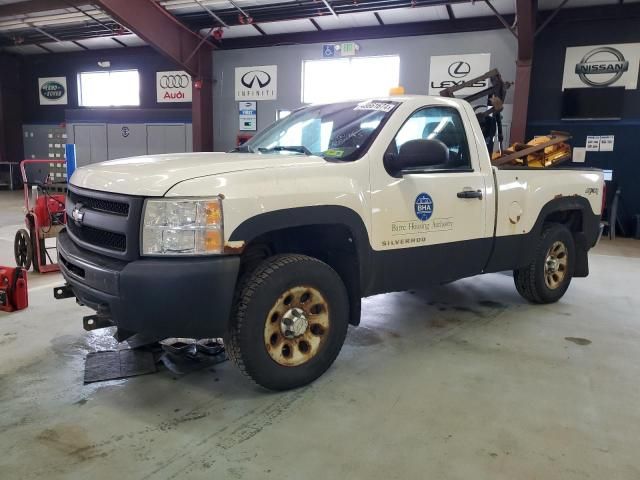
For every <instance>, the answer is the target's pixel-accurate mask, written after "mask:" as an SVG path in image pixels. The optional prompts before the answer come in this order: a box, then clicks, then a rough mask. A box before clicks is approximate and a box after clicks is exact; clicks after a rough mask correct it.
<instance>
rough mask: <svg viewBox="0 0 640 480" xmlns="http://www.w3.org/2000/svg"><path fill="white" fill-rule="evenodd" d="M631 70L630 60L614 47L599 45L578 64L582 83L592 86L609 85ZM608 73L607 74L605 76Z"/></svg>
mask: <svg viewBox="0 0 640 480" xmlns="http://www.w3.org/2000/svg"><path fill="white" fill-rule="evenodd" d="M627 70H629V61H628V60H626V59H625V58H624V55H622V52H620V51H619V50H617V49H615V48H613V47H598V48H594V49H593V50H591V51H590V52H588V53H587V54H586V55H585V56H584V57H582V60H580V62H578V64H577V65H576V70H575V72H576V73H577V74H578V77H579V78H580V80H581V81H582V83H584V84H586V85H589V86H591V87H607V86H609V85H611V84H613V83H615V82H617V81H618V80H620V77H622V75H623V74H624V72H626V71H627ZM605 75H606V76H605Z"/></svg>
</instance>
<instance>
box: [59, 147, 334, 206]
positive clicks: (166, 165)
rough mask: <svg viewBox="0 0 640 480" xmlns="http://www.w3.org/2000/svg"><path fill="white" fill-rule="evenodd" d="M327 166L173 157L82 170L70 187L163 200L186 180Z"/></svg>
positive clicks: (281, 158) (225, 156)
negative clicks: (254, 171) (226, 174)
mask: <svg viewBox="0 0 640 480" xmlns="http://www.w3.org/2000/svg"><path fill="white" fill-rule="evenodd" d="M322 163H325V160H324V159H322V158H321V157H316V156H304V155H282V154H269V155H264V154H257V153H215V152H214V153H212V152H204V153H173V154H166V155H147V156H144V157H132V158H121V159H118V160H109V161H106V162H102V163H95V164H92V165H87V166H85V167H81V168H78V169H77V170H76V171H75V173H74V174H73V176H72V177H71V181H70V183H71V184H72V185H75V186H77V187H81V188H88V189H90V190H98V191H104V192H113V193H122V194H125V195H141V196H147V197H161V196H163V195H164V194H165V193H166V192H168V191H169V190H170V189H171V187H173V186H174V185H176V184H178V183H180V182H183V181H185V180H191V179H193V178H198V177H207V176H210V175H219V174H222V173H229V172H239V171H243V170H262V169H267V168H276V167H293V166H295V167H301V166H306V165H317V164H322Z"/></svg>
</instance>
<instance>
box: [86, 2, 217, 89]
mask: <svg viewBox="0 0 640 480" xmlns="http://www.w3.org/2000/svg"><path fill="white" fill-rule="evenodd" d="M93 2H94V3H95V4H96V5H98V6H100V8H102V9H103V10H104V11H105V12H106V13H107V14H109V15H110V16H111V17H112V18H114V19H115V20H116V21H118V22H119V23H121V24H122V25H124V26H126V27H127V28H128V29H129V30H131V31H132V32H134V33H135V34H136V35H138V36H139V37H140V38H142V39H143V40H144V41H145V42H147V43H148V44H149V45H151V46H152V47H154V48H155V49H157V50H158V51H160V53H162V54H164V55H166V56H167V57H169V58H171V59H172V60H173V61H174V62H176V63H177V64H178V65H180V66H181V67H182V68H184V70H186V71H187V72H189V74H190V75H192V76H194V77H198V76H200V75H206V76H207V77H208V78H210V77H211V72H201V71H200V64H199V63H198V59H197V56H196V55H194V52H196V51H197V50H199V48H203V49H205V50H208V51H211V45H210V44H209V43H207V42H204V43H202V38H201V37H200V36H199V35H198V34H196V33H194V32H192V31H191V30H189V29H188V28H187V27H185V26H184V25H183V24H182V23H180V22H179V21H178V20H177V19H176V18H175V17H174V16H172V15H171V14H170V13H168V12H167V11H166V10H164V9H163V8H162V7H161V6H159V5H158V4H156V2H151V1H149V0H93Z"/></svg>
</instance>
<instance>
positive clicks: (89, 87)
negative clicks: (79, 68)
mask: <svg viewBox="0 0 640 480" xmlns="http://www.w3.org/2000/svg"><path fill="white" fill-rule="evenodd" d="M78 104H79V105H80V106H81V107H121V106H138V105H140V76H139V75H138V71H137V70H115V71H106V72H105V71H100V72H82V73H79V74H78Z"/></svg>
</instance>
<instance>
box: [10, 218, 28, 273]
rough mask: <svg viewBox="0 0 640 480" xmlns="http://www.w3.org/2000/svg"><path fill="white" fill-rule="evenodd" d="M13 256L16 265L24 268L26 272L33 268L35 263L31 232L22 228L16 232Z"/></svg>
mask: <svg viewBox="0 0 640 480" xmlns="http://www.w3.org/2000/svg"><path fill="white" fill-rule="evenodd" d="M13 255H14V257H15V259H16V265H17V266H19V267H23V268H24V269H25V270H29V269H30V268H31V262H32V261H33V243H32V242H31V238H30V237H29V232H27V231H26V230H25V229H24V228H21V229H20V230H18V231H17V232H16V236H15V238H14V240H13Z"/></svg>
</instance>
